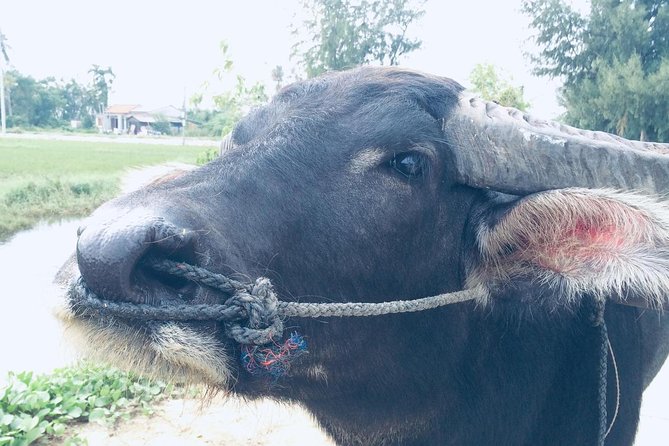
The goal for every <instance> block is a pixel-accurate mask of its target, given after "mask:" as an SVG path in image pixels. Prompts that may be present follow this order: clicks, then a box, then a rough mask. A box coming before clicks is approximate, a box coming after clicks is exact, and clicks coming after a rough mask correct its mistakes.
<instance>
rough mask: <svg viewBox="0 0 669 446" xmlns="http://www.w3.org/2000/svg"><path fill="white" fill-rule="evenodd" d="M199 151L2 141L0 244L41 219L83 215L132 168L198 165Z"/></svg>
mask: <svg viewBox="0 0 669 446" xmlns="http://www.w3.org/2000/svg"><path fill="white" fill-rule="evenodd" d="M205 150H206V149H205V148H203V147H196V146H166V145H152V144H140V143H137V144H128V143H124V144H120V143H114V142H95V141H91V142H82V141H49V140H37V139H35V140H30V139H14V138H0V241H3V240H5V239H7V238H8V237H9V236H11V235H12V234H14V233H15V232H17V231H19V230H22V229H28V228H30V227H32V226H33V225H34V224H36V223H37V222H38V221H43V220H47V221H49V220H51V221H54V220H59V219H62V218H69V217H81V216H85V215H87V214H88V213H90V212H91V210H93V209H95V208H96V207H97V206H99V205H100V204H101V203H102V202H104V201H106V200H108V199H109V198H111V197H113V196H114V195H115V194H117V193H118V190H119V182H120V178H121V176H122V175H123V173H124V172H125V171H126V170H127V169H129V168H132V167H141V166H149V165H155V164H160V163H164V162H167V161H180V162H186V163H194V162H195V161H196V159H197V158H198V155H201V154H202V153H203V152H204V151H205Z"/></svg>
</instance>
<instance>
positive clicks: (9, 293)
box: [0, 221, 79, 379]
mask: <svg viewBox="0 0 669 446" xmlns="http://www.w3.org/2000/svg"><path fill="white" fill-rule="evenodd" d="M78 226H79V221H67V222H61V223H55V224H42V225H39V226H37V227H35V228H34V229H32V230H29V231H24V232H21V233H19V234H17V235H15V236H14V237H13V238H11V239H10V240H9V241H7V242H6V243H4V244H1V245H0V271H1V272H2V273H0V276H1V277H2V303H3V307H2V308H3V309H2V311H0V340H1V341H0V342H1V343H2V355H0V379H4V377H5V375H6V372H7V371H8V370H16V371H20V370H34V371H36V372H48V371H50V370H52V369H53V368H55V367H61V366H63V365H66V364H68V363H70V362H72V360H73V359H74V352H73V351H72V350H70V349H69V348H68V346H67V345H66V343H65V342H64V341H63V336H62V328H61V326H60V324H59V323H58V322H57V321H56V319H55V317H54V316H53V314H52V310H53V308H54V306H55V305H56V304H57V303H58V297H59V295H60V294H61V292H60V290H59V288H58V287H56V286H55V285H54V284H53V278H54V276H55V274H56V272H57V271H58V269H59V268H60V266H61V265H62V264H63V263H64V262H65V260H66V259H67V257H68V256H69V255H70V254H71V253H72V252H73V251H74V247H75V243H76V237H77V228H78Z"/></svg>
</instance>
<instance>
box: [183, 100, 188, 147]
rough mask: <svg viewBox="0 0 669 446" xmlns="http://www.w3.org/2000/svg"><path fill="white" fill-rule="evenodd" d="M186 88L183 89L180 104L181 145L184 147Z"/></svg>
mask: <svg viewBox="0 0 669 446" xmlns="http://www.w3.org/2000/svg"><path fill="white" fill-rule="evenodd" d="M187 122H188V120H187V119H186V87H184V100H183V103H182V104H181V145H182V146H185V145H186V123H187Z"/></svg>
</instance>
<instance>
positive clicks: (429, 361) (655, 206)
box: [63, 68, 669, 445]
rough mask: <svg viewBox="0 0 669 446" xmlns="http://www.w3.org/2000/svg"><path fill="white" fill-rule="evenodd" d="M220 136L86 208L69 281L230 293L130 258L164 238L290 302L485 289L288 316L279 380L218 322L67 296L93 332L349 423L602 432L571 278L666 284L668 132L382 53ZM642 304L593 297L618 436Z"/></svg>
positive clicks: (644, 290)
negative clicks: (630, 131)
mask: <svg viewBox="0 0 669 446" xmlns="http://www.w3.org/2000/svg"><path fill="white" fill-rule="evenodd" d="M224 146H225V149H224V150H222V153H221V156H220V157H219V158H218V159H217V160H215V161H213V162H211V163H209V164H207V165H205V166H203V167H201V168H199V169H196V170H194V171H192V172H188V173H185V174H183V175H181V176H179V177H177V178H174V179H170V180H169V181H165V182H160V183H157V184H153V185H151V186H148V187H146V188H143V189H141V190H139V191H137V192H134V193H131V194H129V195H126V196H123V197H120V198H118V199H115V200H113V201H111V202H109V203H107V204H105V205H104V206H102V207H101V208H100V209H98V210H97V211H96V212H95V213H94V214H93V215H92V216H91V218H90V219H89V220H88V221H87V222H86V223H85V225H84V226H83V227H82V228H81V230H80V235H79V240H78V244H77V254H76V258H77V262H76V263H77V265H76V266H77V267H78V268H75V269H77V270H78V271H77V272H74V273H73V274H74V276H75V277H74V278H73V279H72V280H77V278H78V276H79V275H80V276H81V279H82V280H83V282H84V283H85V284H86V286H87V287H88V288H89V289H90V290H92V291H93V292H94V293H95V294H97V295H98V296H100V297H102V298H104V299H107V300H108V301H110V302H111V301H115V302H133V303H142V304H149V305H158V304H165V303H170V302H180V303H184V302H185V303H187V304H193V305H195V304H208V303H218V302H220V300H221V298H222V297H221V293H220V292H219V291H216V290H214V289H211V288H208V287H203V286H195V285H194V284H193V283H191V282H188V281H185V280H182V279H179V278H175V277H173V276H170V275H167V274H162V273H159V272H156V271H155V270H153V269H150V268H148V267H147V266H146V264H145V263H144V262H143V260H144V259H146V258H149V257H151V258H156V257H157V258H166V259H172V260H177V261H185V262H188V263H190V264H194V265H198V266H201V267H205V268H207V269H208V270H211V271H214V272H218V273H223V274H225V275H227V276H231V277H236V278H238V279H242V280H248V279H256V278H258V277H261V276H264V277H267V278H269V279H271V281H272V283H273V284H274V287H275V289H276V290H277V293H278V294H279V296H280V298H281V299H282V300H286V301H301V302H340V301H372V302H373V301H383V300H394V299H414V298H418V297H425V296H429V295H434V294H439V293H444V292H449V291H456V290H461V289H463V288H467V287H473V286H475V285H478V286H481V287H484V288H485V289H486V290H487V291H488V293H487V294H488V297H487V298H486V299H481V300H479V301H478V302H467V303H461V304H457V305H453V306H449V307H446V308H440V309H435V310H431V311H426V312H422V313H417V314H408V315H389V316H382V317H375V318H366V319H356V320H349V319H338V320H323V319H321V320H319V319H316V320H309V319H289V320H286V321H284V325H286V327H287V330H291V329H295V330H298V331H299V332H300V333H302V334H303V335H304V336H305V337H306V338H307V341H308V342H309V354H308V355H305V356H302V357H301V358H299V359H298V360H297V361H295V362H294V363H293V364H292V367H291V368H290V370H289V372H288V373H287V374H286V376H284V377H282V378H281V380H280V381H272V380H270V381H268V380H267V379H266V378H261V377H257V376H253V375H251V374H249V373H247V371H246V370H244V369H243V367H241V366H240V363H239V360H238V357H239V355H240V353H241V352H240V346H239V345H237V344H236V343H235V342H233V341H232V340H231V339H230V338H229V337H227V336H226V333H225V330H224V327H223V326H222V324H219V323H216V322H165V321H155V320H124V319H123V318H119V317H113V316H104V315H99V314H96V316H95V317H93V316H91V315H90V314H86V313H85V312H84V313H81V312H77V311H76V308H74V309H70V310H68V311H67V312H66V314H65V315H64V316H63V317H64V318H65V319H66V320H67V321H68V322H69V323H70V324H71V329H72V331H79V332H80V333H81V334H82V336H81V338H82V339H83V340H84V343H85V344H86V345H87V346H88V347H90V351H91V352H93V353H95V354H96V355H97V356H101V357H102V358H104V359H107V360H109V361H111V362H113V363H116V364H119V365H125V366H127V367H131V368H134V369H137V370H140V371H143V372H145V373H150V374H154V375H159V376H162V377H168V378H174V379H181V380H189V381H203V382H205V383H207V384H209V385H212V386H216V387H219V388H226V389H227V388H230V389H232V390H233V391H234V392H238V393H240V394H243V395H247V396H263V395H269V396H273V397H276V398H281V399H286V400H293V401H300V402H302V403H303V404H304V405H306V407H307V408H309V409H311V410H312V411H313V413H314V414H315V415H316V416H317V418H318V419H319V421H320V422H321V424H322V425H323V426H324V428H325V429H327V431H328V432H329V433H330V434H331V435H332V436H333V437H334V438H335V439H337V440H338V441H340V442H341V443H344V444H366V445H367V444H414V443H415V444H490V443H501V444H565V443H569V444H585V443H586V442H589V441H592V438H593V436H594V434H595V432H596V416H597V413H596V403H595V401H596V389H595V384H596V374H597V369H596V355H595V354H594V353H593V352H595V351H597V348H598V344H597V337H596V333H595V332H594V331H593V330H594V329H593V328H592V327H591V326H590V324H589V323H588V317H589V310H588V308H587V305H586V304H584V302H586V301H587V299H585V298H586V297H587V298H591V297H595V298H607V299H608V298H612V299H614V300H617V301H619V302H620V301H635V302H637V303H641V304H642V305H644V306H647V307H652V306H663V305H664V304H665V302H666V290H667V286H668V285H669V283H668V282H669V279H667V277H668V276H667V273H668V272H669V268H668V267H669V264H668V262H669V255H668V252H667V246H668V241H669V213H668V212H667V208H666V205H665V204H663V203H662V202H660V201H658V200H657V199H654V198H652V197H653V196H654V195H655V194H658V193H663V192H665V191H666V190H667V187H668V186H669V184H668V181H669V180H668V179H669V162H668V161H667V159H666V155H665V153H666V151H667V150H668V149H667V147H666V146H663V145H660V144H644V143H638V142H631V141H626V140H623V139H621V138H618V137H615V136H611V135H607V134H603V133H596V132H586V131H581V130H577V129H574V128H570V127H566V126H560V125H557V124H555V123H550V122H545V121H539V120H535V119H532V118H530V117H528V116H527V115H523V114H522V113H520V112H518V111H516V110H512V109H508V108H504V107H500V106H497V105H496V104H492V103H486V102H483V101H481V100H479V99H476V98H473V97H470V96H469V95H467V94H466V93H465V92H464V91H463V89H462V87H461V86H460V85H458V84H457V83H455V82H454V81H451V80H449V79H445V78H440V77H435V76H430V75H426V74H421V73H417V72H412V71H407V70H401V69H382V68H362V69H357V70H353V71H348V72H343V73H336V74H330V75H327V76H324V77H321V78H317V79H313V80H309V81H305V82H299V83H296V84H293V85H290V86H288V87H286V88H284V89H283V90H282V91H281V92H280V93H279V94H278V95H277V96H276V97H275V98H274V99H273V100H272V102H271V103H270V104H269V105H267V106H265V107H262V108H259V109H257V110H254V111H252V112H251V113H250V114H249V115H248V116H247V117H245V118H244V119H243V120H242V121H241V122H239V124H237V126H236V127H235V129H234V131H233V132H232V134H231V135H230V136H229V137H228V139H226V142H225V143H224ZM614 190H625V191H626V192H616V191H614ZM639 312H640V310H638V309H636V308H632V307H620V306H609V307H608V308H607V315H606V317H607V322H608V323H609V326H610V331H611V340H612V345H613V350H614V351H615V352H616V355H617V357H618V363H619V370H618V372H619V373H620V375H621V376H622V378H621V388H622V391H621V395H622V397H623V404H622V405H621V414H620V415H619V417H618V420H617V422H616V424H615V426H614V427H613V429H612V432H611V435H610V437H609V439H610V441H612V442H613V443H611V444H627V443H629V442H631V441H632V438H633V435H634V429H635V426H636V420H637V416H638V405H639V401H640V396H641V391H642V389H643V385H644V376H651V375H652V374H653V373H654V371H655V368H654V367H652V366H651V365H649V364H650V363H651V362H652V361H653V359H655V358H657V356H658V355H657V354H656V351H657V346H658V343H659V340H654V339H645V338H644V337H643V333H642V332H643V330H644V329H645V328H644V326H643V324H642V322H640V321H643V320H644V319H643V318H640V316H639ZM644 323H645V322H644ZM664 325H666V324H664ZM476 425H478V427H476ZM611 439H613V440H611Z"/></svg>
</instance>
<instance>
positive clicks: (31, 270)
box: [0, 220, 669, 446]
mask: <svg viewBox="0 0 669 446" xmlns="http://www.w3.org/2000/svg"><path fill="white" fill-rule="evenodd" d="M79 224H80V220H73V221H66V222H60V223H55V224H43V225H40V226H37V227H36V228H34V229H32V230H29V231H25V232H22V233H19V234H17V235H16V236H14V237H13V238H12V239H10V240H9V241H8V242H6V243H4V244H2V245H0V277H2V295H1V296H2V301H3V307H2V311H0V345H2V351H1V354H0V383H1V382H2V380H4V379H5V375H6V372H7V371H8V370H15V371H20V370H33V371H36V372H48V371H50V370H52V369H53V368H56V367H62V366H64V365H67V364H69V363H71V362H73V361H74V360H75V359H76V354H75V352H74V351H73V350H71V349H70V348H69V347H68V345H67V344H66V343H65V342H64V341H63V330H62V327H61V326H60V325H59V324H58V322H57V321H56V319H55V317H54V316H53V314H52V310H53V308H54V306H56V305H57V304H58V303H59V299H60V295H61V293H62V291H61V290H60V289H59V288H58V287H57V286H55V285H54V284H53V283H52V281H53V278H54V276H55V274H56V272H57V271H58V269H59V268H60V266H61V265H62V264H63V263H64V262H65V260H66V259H67V258H68V256H69V255H70V254H71V253H72V252H73V250H74V247H75V243H76V233H77V228H78V226H79ZM641 420H642V421H641V424H640V428H639V435H638V437H637V442H636V445H637V446H655V445H657V446H660V445H662V446H664V445H666V444H667V438H669V363H668V364H665V366H664V368H663V369H662V371H661V372H660V374H659V375H658V377H657V378H656V379H655V381H654V382H653V384H652V385H651V386H650V387H649V388H648V390H647V391H646V394H645V396H644V405H643V407H642V414H641Z"/></svg>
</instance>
